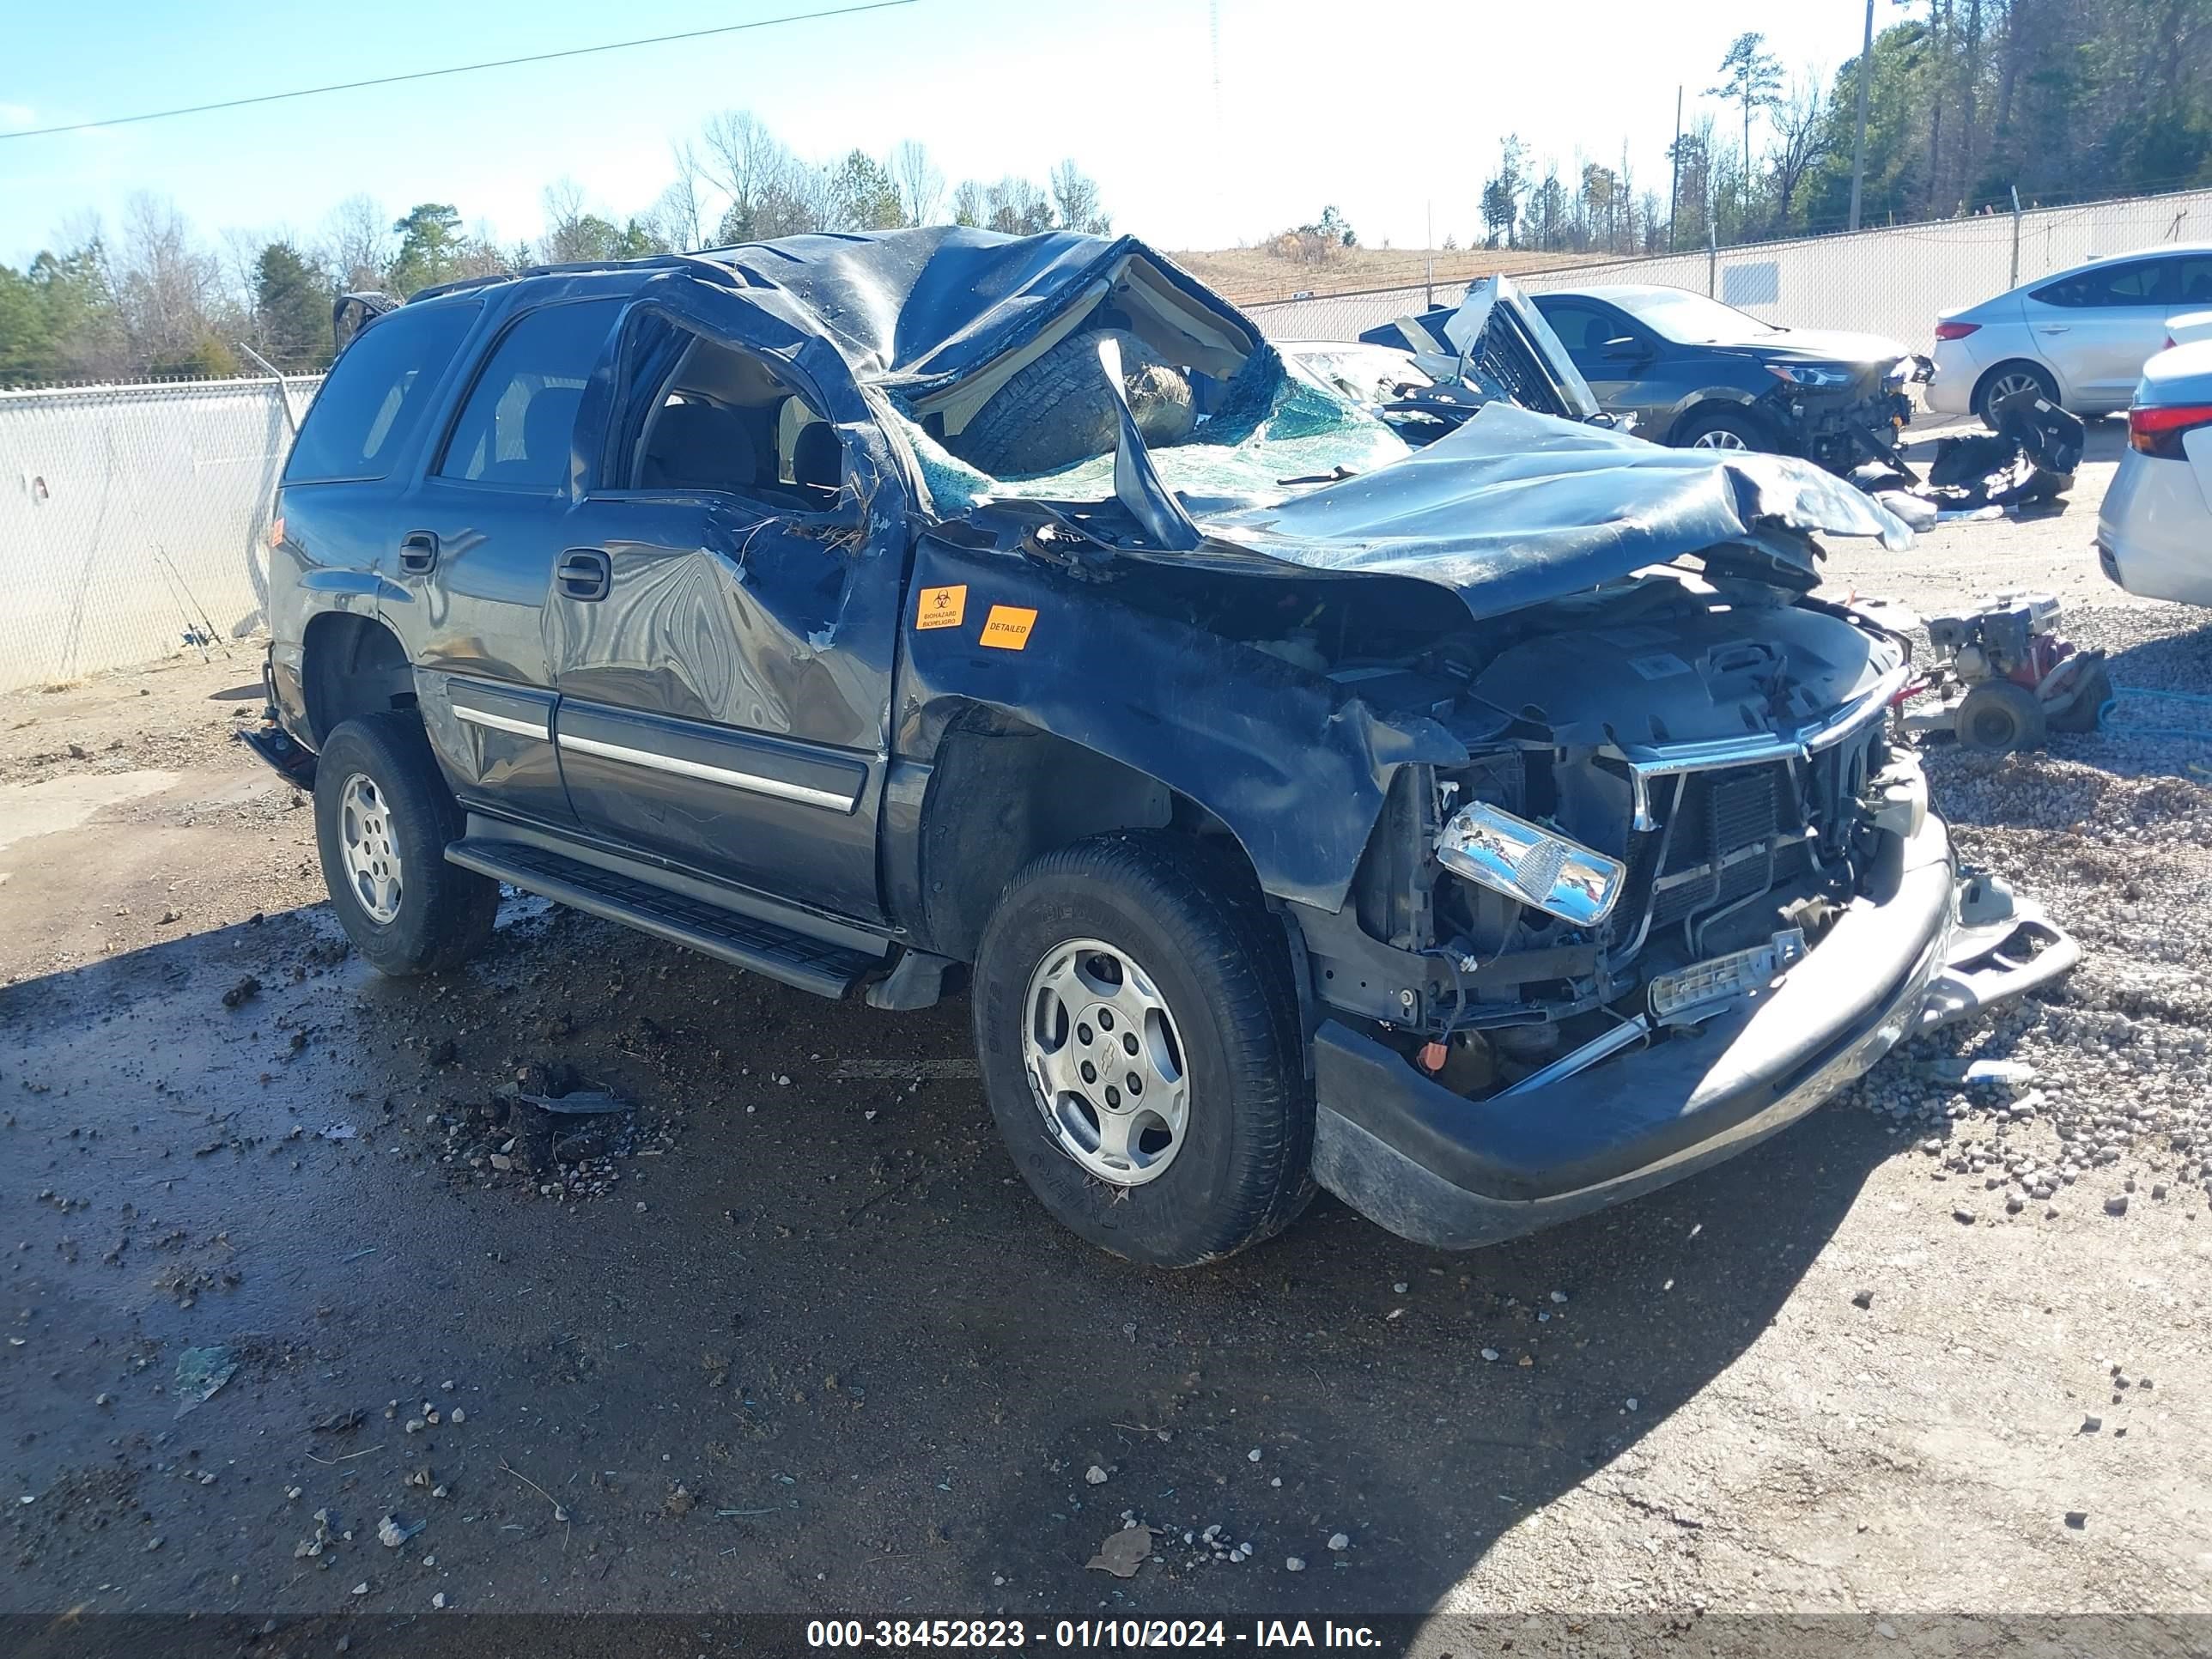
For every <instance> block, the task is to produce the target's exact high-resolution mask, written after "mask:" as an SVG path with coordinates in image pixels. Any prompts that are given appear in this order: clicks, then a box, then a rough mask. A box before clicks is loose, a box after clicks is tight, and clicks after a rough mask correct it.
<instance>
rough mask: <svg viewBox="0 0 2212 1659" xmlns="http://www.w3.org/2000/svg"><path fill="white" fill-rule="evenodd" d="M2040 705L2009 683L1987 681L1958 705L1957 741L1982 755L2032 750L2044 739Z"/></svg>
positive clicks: (2033, 697) (2024, 687)
mask: <svg viewBox="0 0 2212 1659" xmlns="http://www.w3.org/2000/svg"><path fill="white" fill-rule="evenodd" d="M2044 736H2045V731H2044V717H2043V704H2042V703H2041V702H2039V700H2038V699H2037V697H2036V695H2035V693H2034V692H2033V691H2031V690H2028V689H2027V687H2026V686H2024V685H2020V684H2015V682H2013V681H2011V680H1988V681H1985V682H1984V683H1983V684H1980V685H1978V686H1976V687H1975V688H1974V689H1973V690H1971V691H1969V692H1967V693H1966V700H1965V701H1964V702H1961V703H1960V705H1959V742H1960V744H1962V745H1963V746H1964V747H1966V748H1968V749H1971V750H1974V751H1975V752H1976V753H1977V754H1983V755H2008V754H2010V753H2011V752H2012V751H2013V750H2015V749H2033V748H2035V747H2037V746H2038V745H2039V744H2041V743H2042V742H2043V739H2044Z"/></svg>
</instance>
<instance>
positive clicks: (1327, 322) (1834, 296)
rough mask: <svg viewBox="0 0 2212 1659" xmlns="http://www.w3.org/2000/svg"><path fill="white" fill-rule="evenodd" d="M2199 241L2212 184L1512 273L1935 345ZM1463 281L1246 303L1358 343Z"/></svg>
mask: <svg viewBox="0 0 2212 1659" xmlns="http://www.w3.org/2000/svg"><path fill="white" fill-rule="evenodd" d="M2191 241H2206V242H2212V190H2203V191H2181V192H2178V193H2176V194H2173V195H2169V196H2139V197H2128V198H2125V199H2123V200H2118V201H2110V202H2090V203H2085V204H2082V205H2081V206H2078V207H2063V208H2032V209H2028V210H2026V211H2023V212H2021V213H2019V214H2016V215H2015V214H2011V213H1997V214H1980V215H1977V216H1973V217H1972V218H1966V219H1951V220H1943V221H1940V222H1935V223H1930V224H1917V225H1898V226H1895V227H1889V228H1881V229H1875V230H1863V231H1859V232H1857V234H1844V235H1832V236H1817V237H1808V238H1805V239H1803V240H1797V241H1788V242H1753V243H1748V244H1746V245H1744V246H1740V247H1724V248H1717V249H1705V248H1700V249H1698V250H1696V251H1695V252H1686V253H1684V252H1678V253H1672V254H1662V255H1659V256H1657V257H1656V258H1645V259H1624V260H1613V261H1608V262H1607V263H1604V264H1589V263H1583V264H1563V265H1560V266H1557V267H1554V268H1553V269H1550V270H1516V271H1513V272H1512V273H1511V275H1512V277H1513V280H1514V281H1515V282H1516V283H1519V284H1520V285H1521V286H1522V288H1524V289H1528V291H1529V292H1530V293H1532V294H1537V293H1544V292H1546V291H1548V290H1552V289H1565V288H1581V287H1583V286H1586V285H1588V284H1589V283H1655V284H1657V285H1660V286H1662V287H1667V288H1684V289H1692V290H1694V291H1695V292H1697V293H1699V294H1709V295H1711V296H1712V297H1713V298H1714V299H1717V300H1720V301H1724V302H1726V303H1727V304H1729V305H1732V306H1736V307H1741V309H1743V310H1745V311H1748V312H1750V313H1753V315H1754V316H1757V317H1759V318H1762V319H1765V321H1767V322H1770V323H1779V324H1782V325H1785V326H1787V327H1790V328H1835V329H1851V330H1857V331H1862V332H1864V333H1869V334H1880V335H1884V336H1887V337H1889V338H1891V339H1893V340H1895V341H1897V342H1898V343H1900V344H1901V345H1903V346H1905V348H1906V349H1909V350H1913V351H1926V350H1929V349H1931V347H1932V346H1933V344H1934V342H1935V331H1936V314H1937V313H1939V312H1943V311H1948V310H1950V309H1952V308H1953V307H1958V306H1966V305H1972V304H1973V303H1974V302H1975V301H1979V300H1986V299H1988V298H1990V296H1991V295H1996V294H2001V293H2002V292H2003V291H2004V290H2005V289H2008V288H2012V287H2015V286H2016V285H2017V284H2019V283H2026V282H2033V280H2034V279H2035V278H2036V277H2038V276H2048V275H2049V274H2051V272H2052V271H2055V270H2064V269H2066V268H2067V267H2068V266H2069V265H2076V264H2081V263H2082V262H2083V261H2084V260H2087V259H2093V258H2102V257H2105V256H2106V255H2110V254H2115V253H2124V252H2129V251H2130V250H2131V249H2134V248H2139V247H2150V246H2156V245H2158V244H2160V243H2169V242H2191ZM1465 291H1466V289H1465V286H1464V284H1461V283H1450V284H1446V283H1437V285H1435V287H1434V289H1432V290H1431V289H1426V288H1424V287H1421V286H1419V285H1416V286H1413V287H1410V288H1393V289H1374V290H1370V291H1369V292H1366V293H1362V294H1334V295H1316V297H1314V298H1312V299H1310V300H1291V301H1281V302H1279V303H1269V304H1261V305H1251V306H1247V307H1245V309H1246V310H1247V311H1248V312H1249V313H1251V315H1252V317H1253V319H1254V320H1255V321H1256V322H1258V323H1259V325H1260V326H1261V328H1262V329H1263V330H1264V331H1266V332H1267V335H1268V337H1270V338H1272V339H1278V340H1350V339H1353V338H1356V337H1358V335H1359V333H1360V332H1361V331H1363V330H1365V329H1370V328H1373V327H1376V325H1379V324H1383V323H1388V322H1394V321H1395V320H1396V319H1398V318H1401V317H1403V316H1407V315H1409V314H1413V313H1419V311H1421V310H1422V309H1423V308H1424V307H1425V306H1426V305H1429V304H1435V305H1440V306H1442V305H1456V304H1457V303H1458V302H1459V301H1460V298H1461V297H1462V295H1463V294H1464V293H1465ZM1431 293H1432V294H1433V296H1434V297H1433V299H1431V297H1430V296H1431Z"/></svg>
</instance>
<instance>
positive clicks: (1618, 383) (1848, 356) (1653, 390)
mask: <svg viewBox="0 0 2212 1659" xmlns="http://www.w3.org/2000/svg"><path fill="white" fill-rule="evenodd" d="M1529 297H1530V298H1531V299H1533V300H1534V302H1535V305H1536V308H1537V309H1538V310H1539V311H1541V313H1543V315H1544V319H1545V321H1547V322H1548V323H1549V324H1551V325H1552V328H1553V331H1554V332H1555V333H1557V334H1558V335H1559V338H1560V340H1561V341H1562V342H1563V343H1565V346H1566V348H1567V355H1568V356H1571V357H1572V358H1573V359H1574V363H1575V367H1576V368H1578V369H1580V370H1581V371H1582V373H1583V378H1584V379H1585V380H1588V381H1589V384H1590V389H1591V391H1593V392H1595V393H1596V394H1597V399H1598V403H1599V404H1600V405H1601V407H1602V408H1603V409H1604V410H1606V412H1607V413H1608V414H1614V415H1620V414H1633V415H1634V416H1636V417H1637V418H1636V431H1637V434H1638V436H1640V437H1644V438H1649V439H1650V440H1652V441H1654V442H1657V443H1665V444H1674V445H1676V446H1678V447H1689V448H1698V449H1763V450H1771V451H1775V452H1778V453H1782V454H1786V455H1802V456H1804V457H1806V458H1807V459H1810V460H1814V461H1817V462H1819V463H1820V465H1823V466H1826V467H1830V468H1832V469H1834V470H1836V471H1848V470H1849V469H1850V468H1851V467H1852V466H1854V465H1857V464H1858V463H1859V462H1861V461H1864V460H1870V459H1877V458H1879V457H1881V456H1885V455H1887V454H1888V453H1889V452H1890V450H1891V449H1892V448H1893V447H1894V446H1895V444H1896V441H1897V434H1898V431H1899V428H1902V427H1903V426H1904V425H1905V422H1907V421H1908V420H1909V419H1910V418H1911V413H1912V404H1911V399H1910V398H1908V397H1907V396H1906V395H1905V385H1906V383H1907V382H1908V381H1909V380H1911V379H1913V378H1914V377H1915V375H1916V374H1917V372H1918V370H1917V360H1916V359H1914V358H1913V357H1911V356H1910V355H1909V354H1908V353H1907V352H1906V351H1905V348H1904V347H1903V346H1901V345H1899V344H1898V343H1897V342H1896V341H1894V340H1887V339H1884V338H1882V337H1881V336H1879V335H1873V334H1846V333H1838V332H1833V331H1828V330H1813V329H1798V328H1783V327H1779V326H1778V325H1775V324H1772V323H1763V322H1761V321H1760V320H1759V319H1758V318H1756V317H1753V316H1752V315H1751V314H1750V313H1747V312H1742V311H1738V310H1737V309H1736V308H1735V307H1734V306H1725V305H1723V304H1722V303H1721V302H1720V301H1717V300H1711V299H1708V298H1706V297H1705V295H1702V294H1692V293H1691V292H1689V291H1688V290H1687V289H1678V288H1655V287H1648V286H1644V285H1640V284H1635V283H1601V284H1595V285H1593V286H1590V287H1588V288H1577V289H1560V290H1559V291H1557V292H1554V293H1550V294H1535V295H1530V296H1529Z"/></svg>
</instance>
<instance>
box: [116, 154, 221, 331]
mask: <svg viewBox="0 0 2212 1659" xmlns="http://www.w3.org/2000/svg"><path fill="white" fill-rule="evenodd" d="M115 278H116V298H117V300H118V301H119V303H120V306H121V309H122V313H123V328H124V332H125V337H127V338H128V339H129V341H130V343H131V356H132V357H133V358H134V359H135V360H136V361H137V362H142V363H143V364H145V365H146V366H147V368H149V369H150V370H151V371H152V372H153V373H155V374H228V373H229V372H231V370H232V369H233V368H235V366H236V364H235V360H234V357H233V356H232V354H231V351H230V348H229V347H228V344H226V343H225V338H226V335H229V337H235V336H234V334H231V333H230V331H228V330H226V329H223V328H222V327H220V326H219V325H218V320H217V319H218V316H219V314H220V313H222V311H223V307H222V265H221V262H220V261H219V260H217V259H216V257H215V256H214V255H213V254H212V253H210V252H208V251H207V250H206V249H205V248H204V247H203V246H200V244H199V243H198V241H197V240H196V239H195V238H194V236H193V235H192V231H191V225H190V224H188V223H187V222H185V216H184V215H183V214H181V213H179V211H178V210H177V206H176V204H175V203H173V202H172V201H170V200H168V199H167V197H159V196H154V195H150V194H148V193H145V192H143V191H142V192H140V193H139V194H137V195H136V196H133V197H131V200H130V203H129V204H128V205H127V206H126V207H125V210H124V215H123V239H122V243H121V246H119V247H118V250H117V255H116V260H115ZM223 320H225V321H232V320H235V319H229V318H224V319H223Z"/></svg>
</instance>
